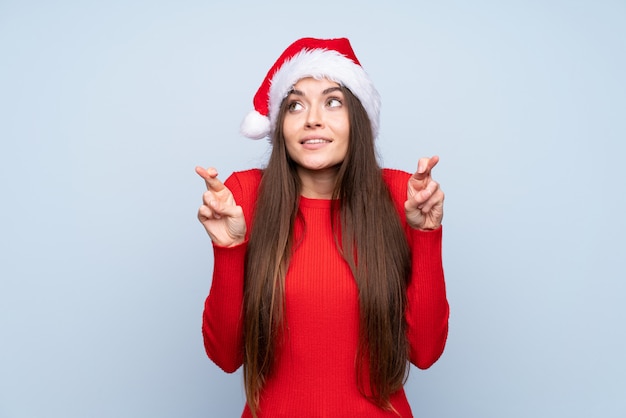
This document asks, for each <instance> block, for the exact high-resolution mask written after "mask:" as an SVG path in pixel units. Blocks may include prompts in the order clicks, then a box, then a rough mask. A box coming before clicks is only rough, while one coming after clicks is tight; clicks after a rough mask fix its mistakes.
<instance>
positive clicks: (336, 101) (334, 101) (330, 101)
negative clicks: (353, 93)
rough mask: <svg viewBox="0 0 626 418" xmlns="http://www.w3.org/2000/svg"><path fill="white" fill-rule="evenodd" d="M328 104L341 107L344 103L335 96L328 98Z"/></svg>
mask: <svg viewBox="0 0 626 418" xmlns="http://www.w3.org/2000/svg"><path fill="white" fill-rule="evenodd" d="M326 105H327V106H328V107H340V106H341V105H342V103H341V100H339V99H337V98H334V97H333V98H331V99H328V102H326Z"/></svg>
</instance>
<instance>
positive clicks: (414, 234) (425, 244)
mask: <svg viewBox="0 0 626 418" xmlns="http://www.w3.org/2000/svg"><path fill="white" fill-rule="evenodd" d="M409 234H410V235H411V236H410V242H411V244H412V248H411V250H412V271H411V278H410V281H409V283H408V286H407V311H406V321H407V325H408V338H409V344H410V347H411V353H410V359H411V363H413V364H414V365H416V366H417V367H419V368H420V369H427V368H429V367H430V366H432V365H433V363H435V361H437V360H438V359H439V357H440V356H441V354H442V353H443V349H444V347H445V345H446V339H447V337H448V317H449V313H450V312H449V306H448V300H447V298H446V288H445V282H444V274H443V263H442V257H441V238H442V228H441V227H440V228H438V229H436V230H434V231H420V230H413V229H411V230H410V231H409Z"/></svg>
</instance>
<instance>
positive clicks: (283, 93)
mask: <svg viewBox="0 0 626 418" xmlns="http://www.w3.org/2000/svg"><path fill="white" fill-rule="evenodd" d="M305 77H314V78H318V79H320V78H327V79H329V80H332V81H334V82H336V83H338V84H341V85H343V86H345V87H347V88H348V89H349V90H350V91H351V92H352V94H354V95H355V96H356V97H357V98H358V99H359V100H360V101H361V104H362V105H363V108H364V109H365V111H366V112H367V115H368V117H369V119H370V123H371V125H372V132H373V134H374V138H376V137H377V136H378V128H379V119H380V95H379V94H378V91H377V90H376V88H375V87H374V84H373V83H372V81H371V80H370V78H369V76H368V75H367V73H366V72H365V70H363V67H361V64H360V62H359V60H358V59H357V57H356V55H355V54H354V51H353V50H352V47H351V45H350V41H349V40H348V39H347V38H336V39H317V38H302V39H298V40H297V41H295V42H294V43H292V44H291V45H289V46H288V47H287V49H285V51H284V52H283V53H282V55H281V56H280V57H279V58H278V60H276V62H275V63H274V65H273V66H272V68H270V70H269V71H268V73H267V75H266V76H265V79H264V80H263V83H261V86H260V87H259V89H258V90H257V92H256V94H255V95H254V100H253V104H254V110H252V111H251V112H250V113H248V115H246V117H245V118H244V120H243V122H242V124H241V129H240V130H241V133H242V134H243V135H244V136H246V137H248V138H251V139H261V138H266V137H269V135H270V134H271V132H272V131H273V130H274V128H275V127H276V118H277V116H278V111H279V109H280V104H281V103H282V101H283V99H284V98H285V97H287V94H288V93H289V91H290V90H291V88H292V87H293V85H294V84H296V83H297V82H298V80H300V79H302V78H305Z"/></svg>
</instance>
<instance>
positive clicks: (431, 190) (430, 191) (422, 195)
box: [412, 181, 439, 210]
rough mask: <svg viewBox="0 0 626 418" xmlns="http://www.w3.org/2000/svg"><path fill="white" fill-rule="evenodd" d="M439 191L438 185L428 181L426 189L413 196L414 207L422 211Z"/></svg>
mask: <svg viewBox="0 0 626 418" xmlns="http://www.w3.org/2000/svg"><path fill="white" fill-rule="evenodd" d="M438 190H439V183H437V182H436V181H430V182H429V183H428V184H427V185H426V187H425V188H424V189H422V190H420V191H418V192H416V193H415V194H414V195H413V199H412V200H413V202H414V207H417V208H418V209H420V210H421V209H422V208H423V207H424V205H425V204H426V202H427V201H428V200H429V199H431V198H432V196H433V195H434V194H435V193H437V191H438Z"/></svg>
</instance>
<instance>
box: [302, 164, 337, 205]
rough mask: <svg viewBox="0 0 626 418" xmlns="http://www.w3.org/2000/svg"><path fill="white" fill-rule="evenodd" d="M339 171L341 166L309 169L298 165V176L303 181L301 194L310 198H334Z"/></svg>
mask: <svg viewBox="0 0 626 418" xmlns="http://www.w3.org/2000/svg"><path fill="white" fill-rule="evenodd" d="M338 171H339V167H333V168H329V169H325V170H307V169H305V168H302V167H298V176H299V177H300V182H301V183H302V190H301V193H300V194H301V195H302V196H304V197H308V198H309V199H332V197H333V191H334V190H335V185H336V183H337V172H338Z"/></svg>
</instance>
